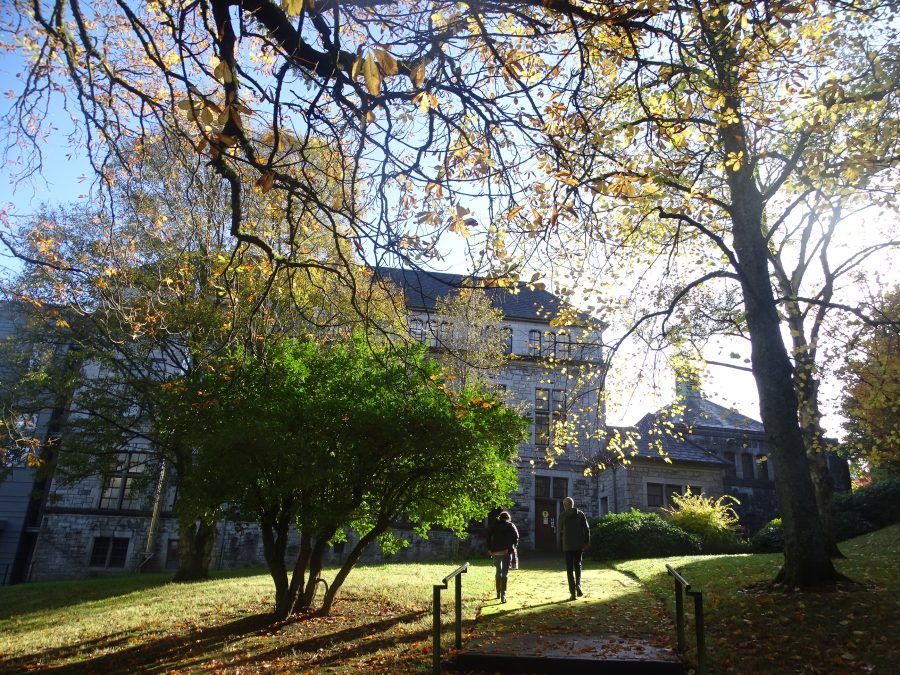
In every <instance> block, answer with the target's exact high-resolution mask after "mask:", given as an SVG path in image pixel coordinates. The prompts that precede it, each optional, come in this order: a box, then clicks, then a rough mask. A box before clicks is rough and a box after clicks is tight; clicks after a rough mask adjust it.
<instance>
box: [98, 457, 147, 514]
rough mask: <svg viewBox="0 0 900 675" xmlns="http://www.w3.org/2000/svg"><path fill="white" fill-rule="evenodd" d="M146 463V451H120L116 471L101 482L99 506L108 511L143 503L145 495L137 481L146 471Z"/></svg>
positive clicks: (120, 509) (133, 506) (130, 508)
mask: <svg viewBox="0 0 900 675" xmlns="http://www.w3.org/2000/svg"><path fill="white" fill-rule="evenodd" d="M147 463H148V455H147V454H146V453H143V452H123V453H120V454H119V465H118V467H117V470H116V472H115V473H110V474H108V475H107V476H106V480H105V481H104V483H103V492H102V493H101V494H100V508H101V509H104V510H109V511H122V510H125V511H129V510H136V509H140V508H141V507H142V506H143V505H144V501H145V499H144V497H145V495H144V494H142V491H141V490H140V489H139V488H140V487H141V486H140V485H139V482H140V480H141V479H142V478H143V477H144V475H145V473H146V472H147V468H148V466H147Z"/></svg>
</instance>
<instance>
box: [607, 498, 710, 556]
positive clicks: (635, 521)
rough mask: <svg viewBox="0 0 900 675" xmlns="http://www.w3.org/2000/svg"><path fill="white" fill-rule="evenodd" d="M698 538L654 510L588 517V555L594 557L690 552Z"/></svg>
mask: <svg viewBox="0 0 900 675" xmlns="http://www.w3.org/2000/svg"><path fill="white" fill-rule="evenodd" d="M699 552H700V540H699V539H698V538H697V537H695V536H694V535H692V534H688V533H687V532H685V531H684V530H682V529H681V528H679V527H677V526H675V525H673V524H672V523H669V522H666V521H665V520H663V519H662V518H661V517H660V516H659V515H658V514H656V513H643V512H641V511H637V510H635V509H632V510H631V511H629V512H628V513H611V514H609V515H608V516H604V517H603V518H600V519H592V520H591V557H593V558H594V560H625V559H634V558H657V557H661V556H669V555H693V554H696V553H699Z"/></svg>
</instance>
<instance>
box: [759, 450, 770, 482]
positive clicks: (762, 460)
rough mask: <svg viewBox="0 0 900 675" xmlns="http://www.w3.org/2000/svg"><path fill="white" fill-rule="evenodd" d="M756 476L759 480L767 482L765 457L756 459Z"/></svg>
mask: <svg viewBox="0 0 900 675" xmlns="http://www.w3.org/2000/svg"><path fill="white" fill-rule="evenodd" d="M756 475H757V477H758V478H759V479H760V480H769V460H768V458H767V457H766V456H765V455H760V456H759V457H757V458H756Z"/></svg>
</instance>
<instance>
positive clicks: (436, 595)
mask: <svg viewBox="0 0 900 675" xmlns="http://www.w3.org/2000/svg"><path fill="white" fill-rule="evenodd" d="M468 571H469V563H463V564H462V565H460V566H459V567H457V568H456V569H455V570H453V571H452V572H451V573H450V574H448V575H447V576H445V577H444V578H443V579H441V583H439V584H435V585H434V591H433V601H434V621H433V633H432V648H431V666H432V672H433V673H435V674H437V673H440V672H441V591H443V590H444V589H446V588H447V587H448V583H449V582H450V580H451V579H456V648H457V649H460V648H461V647H462V576H461V575H462V574H464V573H465V572H468Z"/></svg>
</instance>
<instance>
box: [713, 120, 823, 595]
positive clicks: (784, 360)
mask: <svg viewBox="0 0 900 675" xmlns="http://www.w3.org/2000/svg"><path fill="white" fill-rule="evenodd" d="M735 107H736V105H735ZM723 133H724V132H723ZM743 138H744V136H743V134H740V135H739V136H737V137H733V138H731V139H729V140H731V141H732V142H731V143H730V144H728V143H726V149H727V150H728V151H730V152H737V151H745V148H743V147H741V146H742V145H743V144H742V143H740V142H739V141H740V140H742V139H743ZM729 145H730V146H731V147H729ZM745 156H746V155H745ZM729 187H730V190H731V196H732V213H731V218H732V224H733V227H732V232H733V236H734V249H735V253H736V255H737V260H738V263H739V274H740V278H741V286H742V290H743V296H744V306H745V308H746V312H747V324H748V328H749V332H750V344H751V363H752V366H753V376H754V379H755V380H756V387H757V390H758V392H759V401H760V415H761V417H762V421H763V425H764V427H765V430H766V438H767V440H768V443H769V447H770V449H771V454H772V460H773V462H774V465H775V484H776V487H777V489H778V498H779V502H780V505H781V517H782V522H783V524H784V568H783V570H782V573H781V575H780V578H781V580H782V581H783V582H784V583H785V584H787V585H789V586H791V587H801V588H805V587H814V586H827V585H833V584H834V583H835V581H836V580H837V572H836V571H835V569H834V566H833V565H832V563H831V558H830V557H829V556H828V551H827V549H826V546H825V536H824V532H823V530H822V522H821V519H820V518H819V510H818V505H817V502H816V497H815V492H814V490H813V485H812V480H811V478H810V473H809V465H808V463H807V460H806V450H805V448H804V445H803V434H802V433H801V430H800V424H799V421H798V418H797V413H798V405H797V395H796V392H795V390H794V383H793V380H792V368H791V362H790V359H789V358H788V354H787V349H786V348H785V345H784V342H783V340H782V338H781V325H780V319H779V317H778V312H777V310H776V305H775V297H774V294H773V292H772V284H771V281H770V278H769V270H768V256H767V253H768V251H767V248H766V240H765V237H764V236H763V232H762V214H763V208H764V202H763V197H762V194H760V192H759V190H758V189H757V187H756V184H755V181H754V179H753V175H752V172H751V171H750V169H749V167H744V166H742V167H741V168H740V169H739V170H738V171H735V172H729Z"/></svg>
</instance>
